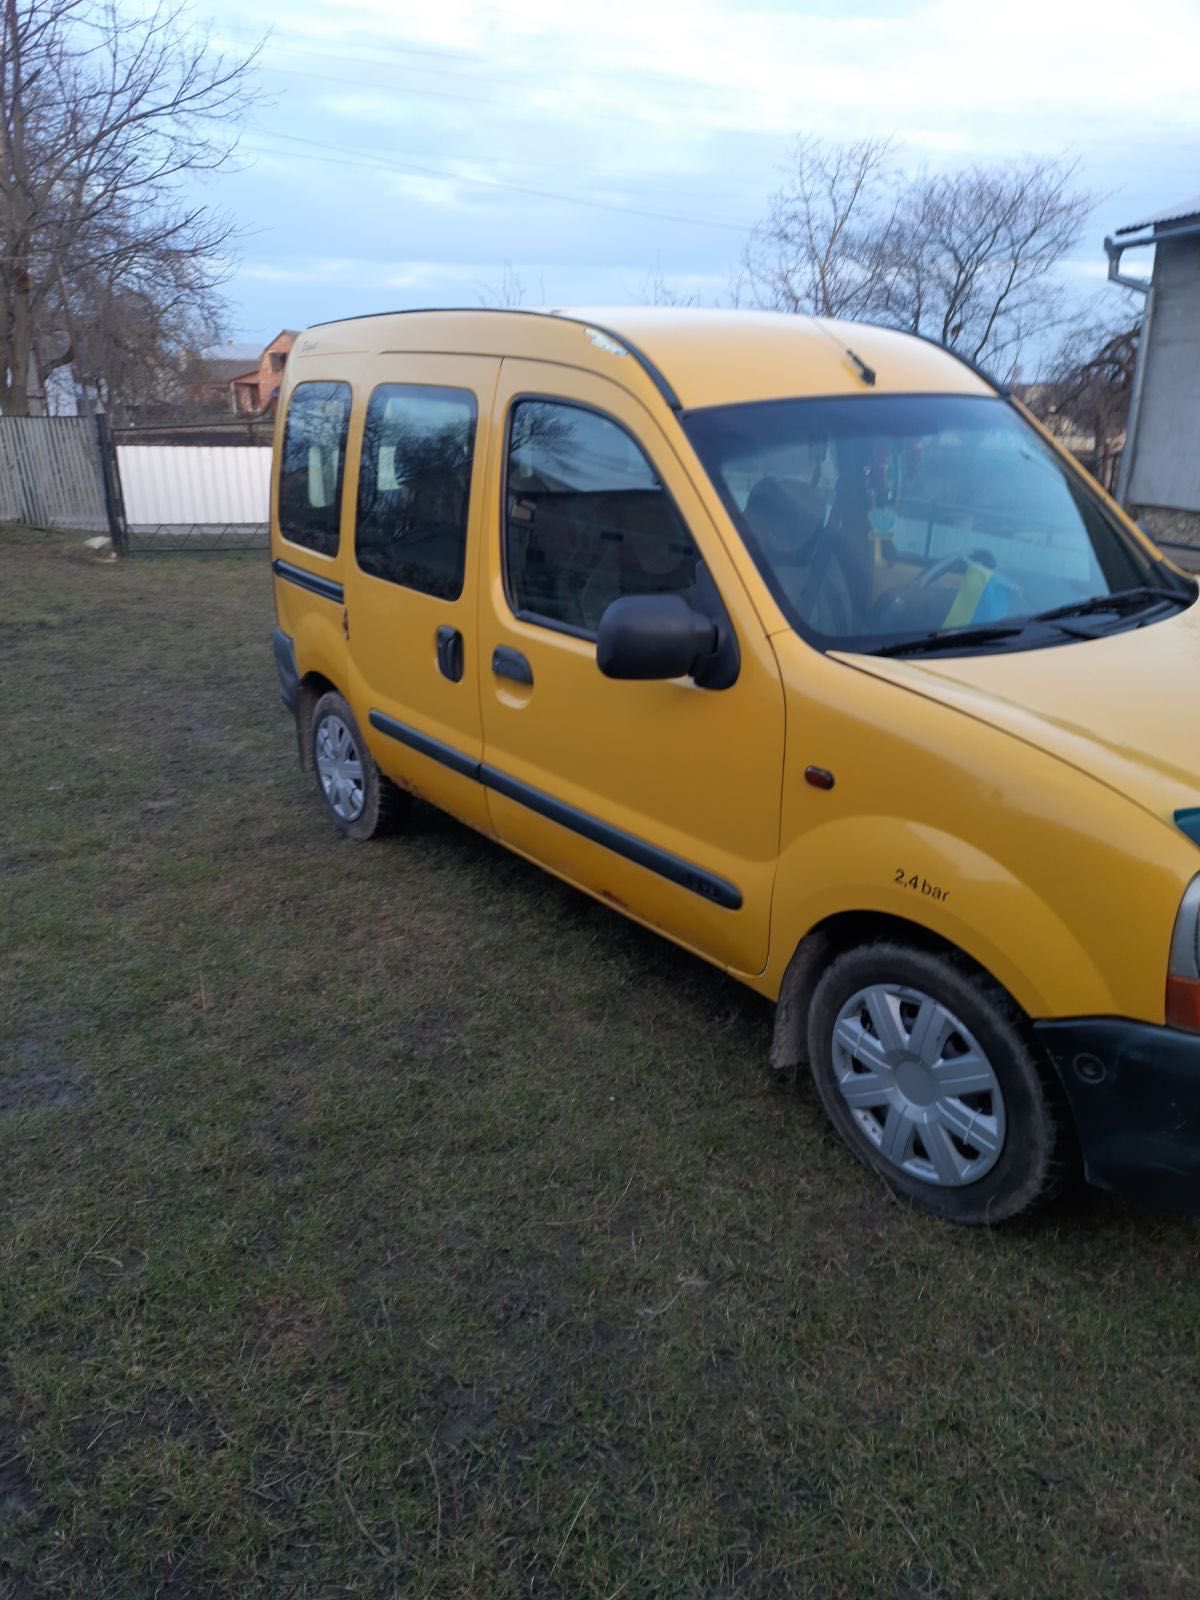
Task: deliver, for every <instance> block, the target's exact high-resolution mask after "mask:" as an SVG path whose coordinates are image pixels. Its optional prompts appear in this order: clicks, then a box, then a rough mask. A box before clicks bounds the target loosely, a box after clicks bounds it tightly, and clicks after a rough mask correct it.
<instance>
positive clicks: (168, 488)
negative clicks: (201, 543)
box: [117, 444, 271, 532]
mask: <svg viewBox="0 0 1200 1600" xmlns="http://www.w3.org/2000/svg"><path fill="white" fill-rule="evenodd" d="M117 464H118V466H119V467H120V471H121V490H122V494H123V496H124V500H125V521H126V524H127V525H128V527H129V528H130V530H131V531H132V532H136V531H138V530H139V529H146V530H149V529H159V528H197V529H199V528H211V527H258V528H261V527H265V526H266V524H267V521H268V516H269V512H268V504H269V498H270V492H271V451H270V449H269V447H267V446H265V445H206V444H119V445H118V446H117Z"/></svg>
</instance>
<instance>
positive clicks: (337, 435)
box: [279, 383, 350, 556]
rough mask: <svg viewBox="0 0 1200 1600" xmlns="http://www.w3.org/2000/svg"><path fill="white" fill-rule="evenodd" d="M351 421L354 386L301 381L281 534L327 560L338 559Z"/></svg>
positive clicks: (286, 449)
mask: <svg viewBox="0 0 1200 1600" xmlns="http://www.w3.org/2000/svg"><path fill="white" fill-rule="evenodd" d="M349 420H350V385H349V384H348V383H300V384H297V385H296V387H295V388H294V389H293V390H292V397H291V400H290V401H289V402H288V412H287V424H286V426H285V427H284V430H283V454H282V459H281V461H280V468H279V531H280V533H282V535H283V537H284V538H285V539H289V540H290V541H291V542H292V543H293V544H302V545H305V546H306V547H307V548H308V549H309V550H316V551H317V552H318V553H319V554H320V555H323V556H335V555H337V548H338V522H339V519H340V516H341V509H342V472H343V469H344V466H345V460H346V428H347V425H348V423H349Z"/></svg>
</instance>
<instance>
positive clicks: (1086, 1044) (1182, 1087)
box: [1034, 1017, 1200, 1212]
mask: <svg viewBox="0 0 1200 1600" xmlns="http://www.w3.org/2000/svg"><path fill="white" fill-rule="evenodd" d="M1034 1031H1035V1032H1036V1034H1037V1036H1038V1039H1039V1041H1040V1043H1041V1045H1042V1047H1043V1048H1044V1049H1045V1051H1046V1053H1047V1055H1048V1056H1049V1058H1050V1060H1051V1062H1052V1063H1053V1065H1054V1069H1055V1071H1056V1072H1057V1074H1058V1077H1059V1081H1060V1082H1061V1084H1062V1086H1063V1091H1064V1093H1065V1094H1066V1097H1067V1100H1068V1101H1069V1102H1070V1106H1071V1110H1072V1112H1073V1114H1074V1117H1075V1130H1076V1133H1077V1134H1078V1137H1079V1144H1080V1148H1081V1150H1082V1152H1083V1164H1084V1171H1085V1172H1086V1174H1087V1178H1088V1181H1089V1183H1095V1184H1098V1185H1099V1186H1100V1187H1101V1188H1102V1189H1119V1190H1122V1191H1123V1192H1125V1193H1127V1194H1134V1195H1137V1196H1138V1197H1139V1198H1140V1199H1143V1200H1147V1201H1149V1202H1150V1203H1151V1204H1153V1205H1161V1206H1170V1207H1174V1208H1176V1209H1178V1210H1182V1211H1193V1212H1200V1034H1195V1033H1183V1032H1181V1031H1180V1030H1178V1029H1176V1028H1160V1027H1155V1026H1154V1025H1153V1024H1151V1023H1148V1022H1128V1021H1125V1020H1124V1019H1122V1018H1120V1017H1072V1018H1068V1019H1066V1020H1060V1021H1053V1022H1038V1023H1035V1024H1034Z"/></svg>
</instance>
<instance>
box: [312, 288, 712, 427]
mask: <svg viewBox="0 0 1200 1600" xmlns="http://www.w3.org/2000/svg"><path fill="white" fill-rule="evenodd" d="M468 312H469V313H471V314H472V315H473V316H477V317H479V316H508V317H557V319H558V320H559V322H573V323H574V324H575V325H576V326H577V327H580V328H594V329H595V330H596V332H597V333H602V334H603V335H604V336H605V338H607V339H611V340H612V341H613V343H614V344H619V345H620V346H621V349H622V350H627V351H628V352H629V354H630V355H631V356H632V357H633V359H634V360H635V361H636V362H637V364H638V366H639V367H641V369H642V371H643V372H644V373H645V374H646V376H647V377H648V378H649V379H650V382H651V383H652V384H653V385H654V387H655V388H656V389H657V390H658V392H659V394H660V395H661V396H662V397H663V399H664V400H665V401H666V402H667V404H668V405H669V406H670V408H671V410H672V411H682V410H683V402H682V401H681V400H680V398H679V396H678V395H677V394H676V393H675V391H674V389H672V387H671V385H670V384H669V383H668V382H667V380H666V378H665V377H664V376H663V373H662V370H661V369H660V368H659V367H656V366H655V364H654V362H653V361H651V359H650V357H649V356H648V355H647V354H646V353H645V351H644V350H639V349H638V347H637V345H635V344H633V343H632V342H631V341H630V340H629V339H627V338H626V337H625V335H624V334H623V333H618V332H617V331H616V330H615V329H614V328H606V327H604V326H603V325H602V324H601V323H599V322H588V321H587V319H586V318H584V317H576V316H573V315H572V314H571V313H570V312H568V311H534V310H532V309H530V308H527V307H525V306H406V307H404V309H403V310H401V311H364V312H363V313H362V315H361V316H358V317H331V318H330V319H329V320H328V321H327V322H314V323H312V324H310V326H311V327H313V328H331V327H333V326H334V324H335V323H338V322H366V321H367V320H368V319H369V318H371V317H428V316H448V315H454V316H463V315H464V314H466V313H468Z"/></svg>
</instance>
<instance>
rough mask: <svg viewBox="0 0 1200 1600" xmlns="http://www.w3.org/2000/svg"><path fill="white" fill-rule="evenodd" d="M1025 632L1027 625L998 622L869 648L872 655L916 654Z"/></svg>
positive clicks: (951, 629) (868, 652) (922, 635)
mask: <svg viewBox="0 0 1200 1600" xmlns="http://www.w3.org/2000/svg"><path fill="white" fill-rule="evenodd" d="M1024 632H1025V625H1024V623H1021V624H1020V626H1014V624H1012V623H1011V622H996V623H993V624H991V625H990V626H988V627H986V628H946V629H943V630H942V631H941V632H938V633H923V634H920V635H919V636H918V637H917V638H915V639H900V640H898V641H897V642H896V643H895V644H885V645H880V647H879V649H878V650H868V651H867V654H868V655H872V656H915V655H925V654H926V653H927V652H932V651H934V650H954V649H957V648H958V646H960V645H966V646H967V647H968V648H969V647H970V646H971V645H974V644H991V643H992V642H993V641H994V640H996V639H1015V638H1016V637H1017V635H1018V634H1019V633H1024Z"/></svg>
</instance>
